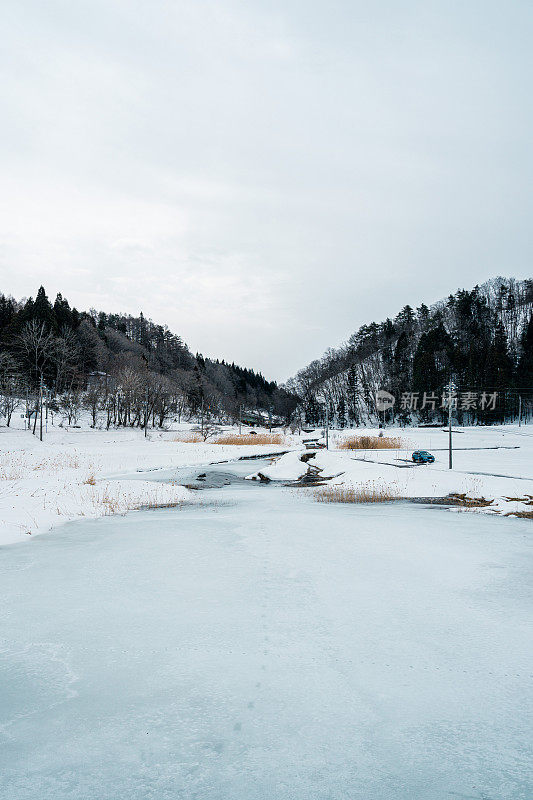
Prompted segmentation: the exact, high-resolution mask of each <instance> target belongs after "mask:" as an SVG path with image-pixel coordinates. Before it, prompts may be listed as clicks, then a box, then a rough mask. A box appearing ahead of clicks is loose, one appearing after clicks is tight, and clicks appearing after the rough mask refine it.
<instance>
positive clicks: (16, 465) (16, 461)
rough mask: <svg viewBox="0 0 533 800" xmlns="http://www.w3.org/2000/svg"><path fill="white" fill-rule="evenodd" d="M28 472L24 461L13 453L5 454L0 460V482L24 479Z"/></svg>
mask: <svg viewBox="0 0 533 800" xmlns="http://www.w3.org/2000/svg"><path fill="white" fill-rule="evenodd" d="M27 470H28V465H27V463H26V460H25V459H24V458H23V457H22V456H19V455H16V454H15V453H6V454H5V455H4V456H3V457H2V459H1V460H0V480H2V481H16V480H19V479H20V478H24V477H25V475H26V472H27Z"/></svg>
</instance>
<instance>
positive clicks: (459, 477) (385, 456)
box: [0, 426, 533, 544]
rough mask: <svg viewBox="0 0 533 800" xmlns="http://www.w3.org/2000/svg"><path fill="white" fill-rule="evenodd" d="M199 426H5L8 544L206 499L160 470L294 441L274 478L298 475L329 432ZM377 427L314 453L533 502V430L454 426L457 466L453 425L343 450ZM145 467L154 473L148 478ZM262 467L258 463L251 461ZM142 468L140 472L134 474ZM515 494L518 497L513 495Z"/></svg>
mask: <svg viewBox="0 0 533 800" xmlns="http://www.w3.org/2000/svg"><path fill="white" fill-rule="evenodd" d="M187 428H190V426H181V429H180V430H179V431H178V430H175V431H168V432H162V433H160V432H151V433H150V435H149V437H148V438H145V437H144V436H143V433H142V431H139V430H136V429H125V430H110V431H105V430H93V429H90V428H88V427H85V428H81V429H68V428H52V429H50V430H49V431H48V432H47V434H46V436H45V440H44V441H43V442H40V441H39V439H38V438H37V437H35V436H32V435H31V434H30V433H29V432H27V431H24V430H16V429H12V428H2V429H1V431H0V447H1V451H0V544H9V543H13V542H17V541H24V540H27V538H28V536H29V535H35V534H38V533H43V532H45V531H47V530H50V529H51V528H53V527H56V526H58V525H61V524H63V523H64V522H67V521H69V520H73V519H76V518H79V517H88V518H96V517H99V516H105V515H109V514H115V513H119V514H120V513H125V512H126V511H128V510H131V509H136V508H140V507H142V506H152V507H153V506H162V505H172V504H180V503H188V502H197V501H198V498H197V496H196V495H195V493H194V492H190V491H189V490H187V489H186V488H184V487H183V486H179V485H174V484H172V483H163V482H157V483H156V482H154V481H152V480H151V478H152V477H153V475H151V473H152V472H153V471H155V470H163V469H166V470H168V469H173V468H177V467H182V466H194V465H198V466H200V465H205V464H209V463H212V462H217V461H225V460H233V459H236V458H240V457H241V456H251V455H261V454H266V453H272V452H275V451H281V450H284V449H286V448H290V449H291V452H289V453H288V454H287V455H285V456H282V457H281V458H280V459H279V460H277V461H276V462H274V463H273V464H272V465H271V466H270V467H268V468H267V470H265V471H264V472H265V474H266V475H267V476H268V477H269V478H270V479H272V480H285V481H290V480H297V479H298V478H300V477H301V476H302V475H303V474H304V473H305V472H306V471H307V465H306V464H305V463H302V462H301V461H300V456H301V454H302V452H303V441H304V440H305V439H308V438H312V437H314V436H316V437H320V435H321V431H319V430H318V431H316V432H314V433H307V434H306V433H301V434H300V435H299V436H288V437H287V438H286V439H285V444H282V445H272V444H263V445H255V444H254V445H242V446H240V445H220V444H215V443H213V442H210V441H208V442H196V443H187V442H183V441H177V439H179V438H180V436H183V435H184V434H186V433H187ZM365 433H370V434H376V433H377V431H375V430H373V431H363V430H362V429H357V430H351V431H343V432H334V433H332V434H331V437H330V447H331V449H330V450H329V451H327V452H326V451H324V450H319V451H318V452H317V454H316V456H315V457H314V458H313V459H312V463H313V464H315V465H316V466H317V467H318V468H319V469H320V470H321V474H322V475H324V476H327V477H329V476H336V477H334V478H333V479H332V480H331V482H330V485H332V486H353V487H360V486H367V487H368V486H370V487H373V486H375V487H378V488H379V487H387V488H388V490H390V491H391V493H392V494H394V496H397V497H408V498H414V497H442V496H445V495H447V494H449V493H451V492H456V493H464V494H466V495H467V496H469V497H476V498H480V497H484V498H485V499H487V500H490V501H492V502H491V504H490V505H489V506H486V507H484V508H483V509H479V510H482V511H485V512H487V511H488V512H489V513H494V512H498V513H501V514H512V513H517V512H519V513H520V512H523V511H531V509H532V506H531V505H527V502H528V496H533V430H532V431H531V432H530V429H529V427H522V428H518V427H517V426H507V427H505V426H501V427H493V428H464V429H459V430H457V431H456V432H455V433H454V446H455V448H456V449H455V452H454V469H453V470H452V471H450V470H448V469H447V463H448V453H447V451H446V447H447V433H446V432H445V431H442V430H440V429H420V428H409V429H394V430H392V429H388V430H386V431H385V432H384V435H385V436H395V437H400V438H401V439H402V440H403V446H402V449H398V450H366V451H361V450H342V449H339V448H340V446H341V445H342V442H343V440H344V439H345V438H346V437H348V436H360V435H363V434H365ZM414 448H427V449H430V450H431V451H432V452H433V453H434V455H435V457H436V461H435V464H431V465H427V466H423V467H413V465H412V462H411V461H410V455H411V451H412V450H413V449H414ZM139 473H146V478H147V480H139ZM250 473H253V464H250ZM132 475H135V480H133V479H131V476H132ZM509 498H511V499H509Z"/></svg>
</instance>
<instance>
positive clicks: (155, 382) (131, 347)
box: [0, 286, 297, 428]
mask: <svg viewBox="0 0 533 800" xmlns="http://www.w3.org/2000/svg"><path fill="white" fill-rule="evenodd" d="M41 391H43V392H44V393H45V395H46V397H47V400H48V405H49V408H50V410H51V411H55V412H56V413H60V414H61V415H62V416H63V417H64V418H65V420H66V421H67V422H68V424H70V425H75V424H77V422H78V420H79V417H80V415H81V413H82V411H83V410H86V411H88V412H89V413H90V418H91V424H92V425H93V426H100V425H103V426H105V427H107V428H109V427H112V426H132V427H133V426H147V425H148V424H150V425H153V426H158V427H164V426H165V425H166V424H167V423H168V422H169V421H170V420H173V419H176V420H178V421H181V420H182V419H184V418H187V419H197V418H199V417H200V415H201V416H202V418H203V419H214V420H217V421H219V422H223V421H231V420H237V419H238V418H239V416H240V415H241V414H242V413H243V411H244V412H248V413H254V414H256V415H258V417H261V416H262V417H263V418H264V419H267V418H269V417H270V418H271V419H274V420H277V421H283V422H288V421H289V419H290V417H291V414H292V412H293V410H294V408H295V405H296V402H297V398H295V397H294V395H293V394H292V393H291V392H290V391H289V390H287V389H285V388H283V387H279V386H278V385H277V384H276V383H275V382H274V381H268V380H266V379H265V378H264V377H263V375H261V373H258V372H255V371H254V370H253V369H247V368H243V367H240V366H238V365H236V364H234V363H231V364H230V363H227V362H225V361H224V360H222V361H219V360H218V359H217V360H213V359H209V358H204V357H203V356H202V355H201V354H199V353H197V354H196V355H192V353H191V352H190V350H189V348H188V347H187V345H186V344H185V343H184V342H183V341H182V339H181V338H180V337H179V336H178V335H176V334H174V333H172V332H171V331H170V330H169V329H168V327H167V326H165V325H158V324H156V323H154V322H152V320H150V319H147V318H146V317H145V316H144V315H143V314H142V313H141V314H139V316H138V317H135V316H131V315H127V314H106V313H104V312H102V311H96V310H95V309H90V310H89V311H83V312H80V311H78V310H77V309H76V308H72V307H71V306H70V304H69V302H68V300H67V299H66V298H64V297H63V296H62V295H61V294H58V295H57V296H56V298H55V301H54V302H51V301H50V300H49V298H48V297H47V294H46V291H45V289H44V287H43V286H41V287H40V288H39V290H38V292H37V294H36V296H35V299H33V298H31V297H30V298H29V299H27V300H22V301H17V300H15V299H14V298H13V297H10V296H6V295H4V294H0V413H1V414H2V416H3V418H4V420H5V423H6V424H7V425H8V426H9V425H10V424H11V420H12V416H13V414H14V413H15V411H17V410H18V409H20V408H23V409H24V410H23V413H24V414H25V415H27V416H28V417H29V418H31V419H32V424H33V427H34V428H35V425H36V424H37V409H38V406H39V397H40V393H41Z"/></svg>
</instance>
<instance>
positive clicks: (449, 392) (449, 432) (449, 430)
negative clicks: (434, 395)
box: [448, 378, 455, 469]
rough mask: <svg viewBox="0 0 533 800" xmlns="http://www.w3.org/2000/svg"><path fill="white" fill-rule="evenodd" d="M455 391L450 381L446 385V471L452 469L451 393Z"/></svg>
mask: <svg viewBox="0 0 533 800" xmlns="http://www.w3.org/2000/svg"><path fill="white" fill-rule="evenodd" d="M454 389H455V386H454V384H453V381H452V379H451V378H450V382H449V384H448V469H452V461H453V459H452V391H453V390H454Z"/></svg>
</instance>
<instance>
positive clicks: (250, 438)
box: [212, 433, 285, 445]
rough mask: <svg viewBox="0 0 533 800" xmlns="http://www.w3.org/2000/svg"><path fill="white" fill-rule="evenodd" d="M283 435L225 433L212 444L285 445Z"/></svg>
mask: <svg viewBox="0 0 533 800" xmlns="http://www.w3.org/2000/svg"><path fill="white" fill-rule="evenodd" d="M284 443H285V439H284V437H283V436H282V434H281V433H256V434H253V433H243V434H240V435H239V434H238V433H224V434H222V436H217V438H216V439H213V440H212V444H252V445H253V444H284Z"/></svg>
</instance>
